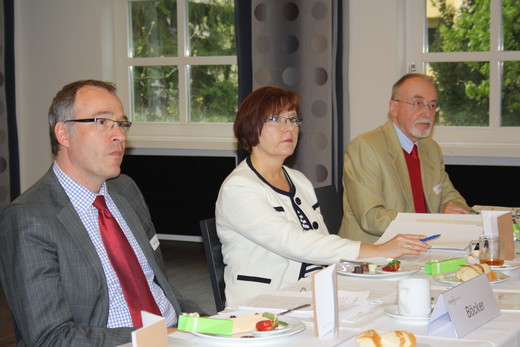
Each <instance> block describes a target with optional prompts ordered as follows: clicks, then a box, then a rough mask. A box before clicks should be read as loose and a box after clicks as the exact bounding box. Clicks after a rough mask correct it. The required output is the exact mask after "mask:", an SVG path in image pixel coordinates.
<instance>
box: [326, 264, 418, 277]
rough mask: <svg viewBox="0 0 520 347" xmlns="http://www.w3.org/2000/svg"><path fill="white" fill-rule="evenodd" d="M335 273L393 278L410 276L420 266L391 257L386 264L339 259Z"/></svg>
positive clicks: (350, 275)
mask: <svg viewBox="0 0 520 347" xmlns="http://www.w3.org/2000/svg"><path fill="white" fill-rule="evenodd" d="M336 269H337V273H338V274H339V275H342V276H349V277H360V278H395V277H404V276H410V275H412V274H414V273H416V272H418V271H419V270H420V269H421V267H420V266H417V265H413V264H408V263H402V262H401V261H399V260H397V259H392V260H390V261H388V262H387V263H386V264H382V265H380V264H375V263H371V262H362V261H348V260H341V261H340V262H339V263H338V264H336Z"/></svg>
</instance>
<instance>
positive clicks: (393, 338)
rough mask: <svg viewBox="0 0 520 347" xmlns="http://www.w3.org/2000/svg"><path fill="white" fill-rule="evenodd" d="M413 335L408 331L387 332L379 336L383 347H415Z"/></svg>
mask: <svg viewBox="0 0 520 347" xmlns="http://www.w3.org/2000/svg"><path fill="white" fill-rule="evenodd" d="M416 343H417V342H416V340H415V335H414V334H412V333H409V332H408V331H389V332H387V333H384V334H383V335H381V346H383V347H415V345H416Z"/></svg>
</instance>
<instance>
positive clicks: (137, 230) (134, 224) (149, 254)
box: [108, 187, 160, 274]
mask: <svg viewBox="0 0 520 347" xmlns="http://www.w3.org/2000/svg"><path fill="white" fill-rule="evenodd" d="M108 189H109V194H110V197H111V198H112V200H114V202H115V204H116V205H117V208H118V209H119V212H121V214H122V215H123V218H124V219H125V221H126V224H127V225H128V227H129V228H130V231H131V232H132V234H133V235H134V237H135V239H136V241H137V243H138V244H139V247H141V250H142V251H143V253H144V255H145V257H146V259H147V261H148V264H149V265H150V267H151V268H152V269H153V271H154V273H155V274H158V273H160V270H159V269H158V265H157V261H156V257H155V251H154V250H153V248H152V246H151V245H150V240H149V239H148V234H147V233H146V230H145V229H144V228H143V224H142V222H141V221H140V220H139V217H138V215H137V213H138V212H137V211H135V210H134V208H133V207H132V205H131V204H130V203H129V197H125V196H123V195H121V194H120V193H119V192H118V191H116V190H114V189H110V187H109V188H108Z"/></svg>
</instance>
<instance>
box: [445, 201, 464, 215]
mask: <svg viewBox="0 0 520 347" xmlns="http://www.w3.org/2000/svg"><path fill="white" fill-rule="evenodd" d="M441 213H453V214H469V211H468V210H467V209H465V208H464V207H460V206H458V205H455V204H453V203H451V202H448V204H447V205H446V206H444V209H443V210H442V211H441Z"/></svg>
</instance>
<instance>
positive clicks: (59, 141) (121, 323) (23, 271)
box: [0, 80, 181, 346]
mask: <svg viewBox="0 0 520 347" xmlns="http://www.w3.org/2000/svg"><path fill="white" fill-rule="evenodd" d="M131 125H132V123H130V122H129V121H128V119H127V117H126V116H125V114H124V110H123V106H122V104H121V101H120V99H119V98H118V97H117V95H116V89H115V86H114V85H113V84H111V83H106V82H102V81H96V80H83V81H77V82H73V83H70V84H68V85H66V86H65V87H63V89H62V90H61V91H60V92H58V94H57V95H56V96H55V98H54V100H53V103H52V105H51V107H50V109H49V126H50V137H51V146H52V151H53V154H54V156H55V161H54V163H53V165H52V166H51V168H50V169H49V171H48V172H47V173H46V174H45V175H44V176H43V177H42V178H41V179H40V180H39V181H38V182H36V183H35V184H34V185H33V186H32V187H31V188H29V189H28V190H27V191H26V192H24V193H23V194H22V195H21V196H20V197H18V198H17V199H16V200H15V201H13V202H12V204H11V205H9V206H8V207H7V208H6V209H5V210H4V211H3V212H2V214H1V215H0V279H1V281H2V286H3V288H4V291H5V294H6V297H7V301H8V303H9V307H10V308H11V311H12V314H13V317H14V320H15V323H16V326H17V328H18V330H19V331H18V336H17V339H18V344H19V345H20V346H58V345H59V346H116V345H120V344H123V343H127V342H130V341H131V332H132V331H133V330H135V327H134V325H135V324H133V321H132V316H131V314H130V312H129V311H130V309H129V305H128V302H127V300H126V299H125V295H126V292H125V293H124V290H123V289H122V282H124V281H125V280H124V278H123V279H122V281H120V279H119V278H118V275H117V274H116V272H115V270H114V267H113V266H112V265H111V259H109V256H108V255H107V252H108V248H105V246H104V243H103V240H102V237H101V236H100V226H99V225H98V210H97V208H96V207H94V206H93V202H94V200H95V199H96V197H97V196H98V195H103V196H104V199H105V200H106V204H107V206H108V210H109V211H110V212H111V214H112V215H113V216H114V217H115V219H116V220H117V222H118V224H119V226H120V229H119V230H120V231H121V230H122V231H123V233H124V234H125V236H126V238H127V239H128V242H129V243H130V245H131V247H132V248H131V249H130V253H132V250H133V252H134V253H135V257H136V258H137V259H138V263H137V262H136V263H135V264H136V265H137V268H139V265H140V268H141V269H142V271H143V273H144V277H145V278H146V282H147V284H148V286H145V287H148V288H149V290H150V291H148V293H150V292H151V294H152V295H153V299H155V303H156V304H157V307H158V309H159V310H160V313H161V314H162V315H163V316H164V317H165V318H166V321H167V325H168V327H174V326H176V324H177V316H178V315H179V313H180V312H181V308H180V305H179V301H178V300H177V298H176V295H175V293H174V291H173V289H172V288H171V287H170V285H169V284H168V280H167V278H166V272H165V268H164V263H163V260H162V256H161V252H160V248H159V241H158V239H157V235H156V233H155V229H154V226H153V224H152V221H151V217H150V213H149V211H148V207H147V206H146V203H145V201H144V199H143V196H142V195H141V192H140V191H139V189H138V187H137V186H136V184H135V183H134V182H133V181H132V180H131V179H130V178H129V177H127V176H125V175H120V164H121V161H122V159H123V154H124V150H125V141H126V132H127V131H128V129H129V128H130V126H131ZM100 218H101V217H100ZM125 242H126V241H125ZM127 245H128V243H127ZM126 254H128V253H125V255H126ZM132 256H133V255H132ZM135 257H134V259H135ZM142 282H144V281H141V283H142ZM153 299H152V300H151V302H153V301H154V300H153ZM128 301H131V300H128ZM139 312H140V311H139ZM134 322H135V320H134Z"/></svg>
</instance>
